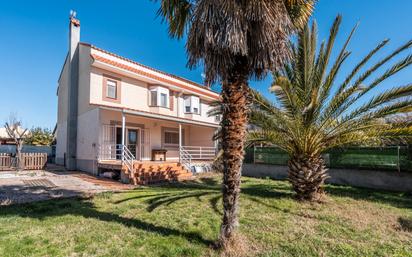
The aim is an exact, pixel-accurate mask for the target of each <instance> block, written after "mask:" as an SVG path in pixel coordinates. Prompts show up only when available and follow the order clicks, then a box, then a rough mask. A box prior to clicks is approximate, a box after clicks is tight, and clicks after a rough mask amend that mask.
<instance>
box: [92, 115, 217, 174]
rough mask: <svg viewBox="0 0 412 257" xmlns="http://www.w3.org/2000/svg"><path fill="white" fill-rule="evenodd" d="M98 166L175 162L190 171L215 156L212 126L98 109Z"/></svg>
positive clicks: (159, 116) (131, 166) (129, 165)
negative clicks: (195, 164)
mask: <svg viewBox="0 0 412 257" xmlns="http://www.w3.org/2000/svg"><path fill="white" fill-rule="evenodd" d="M99 120H100V131H99V132H98V133H99V146H98V153H97V160H98V164H99V165H100V167H103V166H104V167H119V166H122V165H126V166H128V168H129V169H130V170H132V169H133V167H134V166H135V164H136V163H137V164H143V163H151V164H157V163H163V164H166V163H179V164H181V165H183V166H184V167H186V168H187V169H188V170H192V165H193V164H194V163H197V162H211V161H212V160H213V159H214V157H215V156H216V142H214V141H213V139H212V137H213V135H214V133H215V131H216V129H217V128H216V126H215V125H209V124H204V123H202V122H197V121H191V120H188V119H183V118H174V117H171V118H169V117H163V116H161V115H157V116H156V115H153V114H150V113H147V114H143V115H142V114H141V113H135V112H133V111H126V110H117V109H103V108H102V109H100V110H99Z"/></svg>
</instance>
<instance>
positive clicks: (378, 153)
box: [245, 146, 412, 171]
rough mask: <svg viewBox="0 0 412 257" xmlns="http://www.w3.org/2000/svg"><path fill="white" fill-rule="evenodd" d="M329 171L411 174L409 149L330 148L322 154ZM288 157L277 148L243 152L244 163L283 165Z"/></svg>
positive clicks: (396, 147) (411, 164)
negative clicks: (365, 170)
mask: <svg viewBox="0 0 412 257" xmlns="http://www.w3.org/2000/svg"><path fill="white" fill-rule="evenodd" d="M323 156H324V159H325V161H326V165H327V166H328V167H329V168H356V169H379V170H396V171H412V149H411V146H409V147H408V146H392V147H349V148H339V149H333V150H330V151H328V152H326V153H325V154H324V155H323ZM288 160H289V156H288V154H287V153H286V152H284V151H283V150H281V149H279V148H277V147H258V146H255V147H253V148H248V149H247V150H246V156H245V162H246V163H256V164H259V163H260V164H273V165H287V162H288Z"/></svg>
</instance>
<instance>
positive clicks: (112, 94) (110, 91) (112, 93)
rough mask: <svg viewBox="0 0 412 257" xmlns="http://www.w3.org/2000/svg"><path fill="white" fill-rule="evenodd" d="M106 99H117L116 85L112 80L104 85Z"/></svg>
mask: <svg viewBox="0 0 412 257" xmlns="http://www.w3.org/2000/svg"><path fill="white" fill-rule="evenodd" d="M106 87H107V88H106V97H107V98H112V99H116V98H117V83H116V81H113V80H107V83H106Z"/></svg>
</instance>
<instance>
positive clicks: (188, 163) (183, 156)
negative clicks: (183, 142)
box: [179, 146, 192, 170]
mask: <svg viewBox="0 0 412 257" xmlns="http://www.w3.org/2000/svg"><path fill="white" fill-rule="evenodd" d="M179 160H180V163H181V164H182V165H183V166H185V167H186V169H188V170H191V169H192V156H191V155H190V154H189V153H188V152H187V151H186V150H185V149H184V147H183V146H181V147H179Z"/></svg>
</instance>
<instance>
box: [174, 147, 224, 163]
mask: <svg viewBox="0 0 412 257" xmlns="http://www.w3.org/2000/svg"><path fill="white" fill-rule="evenodd" d="M181 149H183V150H184V151H185V152H186V153H187V154H189V155H190V156H191V159H192V160H202V161H207V160H213V159H214V158H215V157H216V148H215V147H208V146H181Z"/></svg>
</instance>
